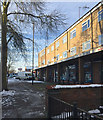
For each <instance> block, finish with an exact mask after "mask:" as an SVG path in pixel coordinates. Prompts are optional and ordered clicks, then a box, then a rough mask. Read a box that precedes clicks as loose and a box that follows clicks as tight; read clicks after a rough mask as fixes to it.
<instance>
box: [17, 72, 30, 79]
mask: <svg viewBox="0 0 103 120" xmlns="http://www.w3.org/2000/svg"><path fill="white" fill-rule="evenodd" d="M16 79H20V80H30V79H32V73H31V72H19V73H18V76H17V77H16Z"/></svg>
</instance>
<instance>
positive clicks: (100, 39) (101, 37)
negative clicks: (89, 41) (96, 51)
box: [98, 34, 103, 46]
mask: <svg viewBox="0 0 103 120" xmlns="http://www.w3.org/2000/svg"><path fill="white" fill-rule="evenodd" d="M98 44H99V46H101V45H103V34H101V35H99V36H98Z"/></svg>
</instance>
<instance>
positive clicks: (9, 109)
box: [2, 79, 46, 118]
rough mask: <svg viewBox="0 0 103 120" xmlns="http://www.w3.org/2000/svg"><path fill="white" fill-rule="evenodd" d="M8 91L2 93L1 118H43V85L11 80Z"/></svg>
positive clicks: (44, 113)
mask: <svg viewBox="0 0 103 120" xmlns="http://www.w3.org/2000/svg"><path fill="white" fill-rule="evenodd" d="M8 88H9V91H8V92H6V91H3V92H2V94H3V98H2V110H3V118H45V117H46V111H45V88H46V85H45V84H44V83H34V85H32V84H31V83H28V82H25V81H20V80H14V79H11V80H10V82H9V84H8Z"/></svg>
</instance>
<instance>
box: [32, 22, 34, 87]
mask: <svg viewBox="0 0 103 120" xmlns="http://www.w3.org/2000/svg"><path fill="white" fill-rule="evenodd" d="M33 69H34V23H33V52H32V85H33V80H34V74H33Z"/></svg>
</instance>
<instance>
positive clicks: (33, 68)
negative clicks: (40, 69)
mask: <svg viewBox="0 0 103 120" xmlns="http://www.w3.org/2000/svg"><path fill="white" fill-rule="evenodd" d="M20 22H24V20H20ZM27 23H30V22H27ZM32 24H33V43H32V45H33V46H32V85H33V80H34V74H33V70H34V23H32Z"/></svg>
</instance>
